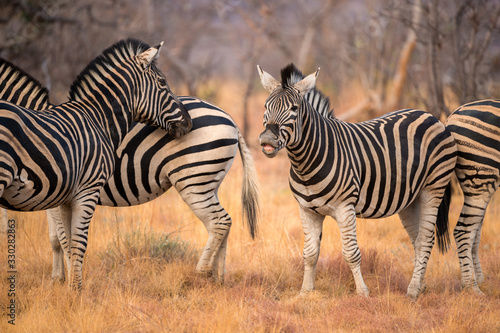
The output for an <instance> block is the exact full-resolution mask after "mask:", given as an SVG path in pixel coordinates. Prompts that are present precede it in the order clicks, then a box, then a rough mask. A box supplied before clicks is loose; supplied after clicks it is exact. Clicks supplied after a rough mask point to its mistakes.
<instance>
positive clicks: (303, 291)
mask: <svg viewBox="0 0 500 333" xmlns="http://www.w3.org/2000/svg"><path fill="white" fill-rule="evenodd" d="M313 291H314V289H311V290H306V289H301V290H300V293H299V294H298V295H297V297H298V298H303V297H307V296H309V295H311V294H312V293H313Z"/></svg>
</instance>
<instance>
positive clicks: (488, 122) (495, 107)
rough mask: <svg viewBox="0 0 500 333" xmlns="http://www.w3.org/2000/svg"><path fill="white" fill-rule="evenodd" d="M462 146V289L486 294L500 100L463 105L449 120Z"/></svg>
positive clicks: (498, 170)
mask: <svg viewBox="0 0 500 333" xmlns="http://www.w3.org/2000/svg"><path fill="white" fill-rule="evenodd" d="M445 124H446V127H447V128H448V129H449V130H450V132H451V134H452V135H453V137H454V138H455V142H456V143H457V149H458V158H457V166H456V168H455V173H456V175H457V179H458V182H459V184H460V187H461V188H462V191H463V194H464V205H463V207H462V212H461V213H460V217H459V219H458V223H457V225H456V226H455V230H454V231H453V235H454V237H455V241H456V244H457V252H458V258H459V261H460V270H461V275H462V277H461V280H462V288H471V289H472V290H474V291H476V292H477V293H482V292H481V290H480V289H479V287H478V284H480V283H482V282H483V281H484V276H483V272H482V270H481V264H480V262H479V253H478V252H479V242H480V239H481V227H482V224H483V219H484V214H485V212H486V208H487V206H488V203H489V201H490V199H491V197H492V196H493V194H494V193H495V191H496V190H497V189H498V186H499V184H500V100H491V99H489V100H483V101H476V102H472V103H468V104H465V105H462V106H461V107H459V108H458V109H456V110H455V111H454V112H453V113H452V114H451V115H450V116H449V117H448V119H447V120H446V123H445Z"/></svg>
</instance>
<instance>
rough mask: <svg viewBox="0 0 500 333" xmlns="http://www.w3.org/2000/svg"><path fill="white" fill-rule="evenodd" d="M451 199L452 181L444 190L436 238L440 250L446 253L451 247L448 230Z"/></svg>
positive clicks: (438, 215) (439, 209)
mask: <svg viewBox="0 0 500 333" xmlns="http://www.w3.org/2000/svg"><path fill="white" fill-rule="evenodd" d="M450 201H451V181H450V182H449V183H448V185H447V186H446V190H445V191H444V195H443V201H441V204H440V205H439V208H438V214H437V221H436V238H437V244H438V248H439V251H440V252H441V253H445V252H446V251H448V248H449V247H450V235H449V232H448V223H449V221H448V214H449V212H450Z"/></svg>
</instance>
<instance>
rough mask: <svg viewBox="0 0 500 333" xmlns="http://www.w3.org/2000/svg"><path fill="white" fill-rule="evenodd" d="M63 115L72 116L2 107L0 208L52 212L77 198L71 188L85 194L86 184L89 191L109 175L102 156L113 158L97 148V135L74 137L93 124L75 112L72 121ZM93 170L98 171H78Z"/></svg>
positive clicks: (93, 133)
mask: <svg viewBox="0 0 500 333" xmlns="http://www.w3.org/2000/svg"><path fill="white" fill-rule="evenodd" d="M61 113H66V116H68V114H70V113H68V112H67V110H65V111H61V110H58V109H57V108H56V109H52V110H51V111H42V112H38V111H33V110H28V109H24V108H21V107H18V106H16V105H13V104H11V103H8V102H3V101H2V102H0V188H1V190H2V192H3V193H2V195H1V198H0V206H2V207H4V208H8V209H12V210H20V211H32V210H44V209H48V208H51V207H55V206H58V205H60V204H61V203H64V202H67V201H69V199H71V198H72V197H73V196H74V195H77V194H78V193H77V191H76V190H75V188H78V189H81V190H87V189H88V187H86V185H85V184H92V185H91V186H93V185H95V180H96V179H101V178H102V177H104V175H105V174H106V173H108V174H109V171H110V164H111V162H110V161H103V158H104V157H103V156H112V154H111V152H110V151H109V149H107V147H104V146H103V145H101V144H99V142H100V139H101V137H99V135H100V134H98V133H95V131H88V132H87V135H86V138H85V140H84V138H83V137H78V133H80V131H78V128H85V129H88V127H89V126H91V125H90V124H88V123H86V122H85V120H84V119H83V118H82V117H80V118H79V117H78V116H77V113H75V114H73V116H72V117H71V121H70V119H69V118H67V119H65V118H64V117H61ZM61 119H62V120H61ZM96 137H97V139H96ZM69 138H71V139H69ZM92 165H96V168H95V170H99V171H98V172H96V173H82V172H81V170H83V168H84V167H86V166H87V167H88V166H92ZM101 183H102V182H101ZM89 186H90V185H89Z"/></svg>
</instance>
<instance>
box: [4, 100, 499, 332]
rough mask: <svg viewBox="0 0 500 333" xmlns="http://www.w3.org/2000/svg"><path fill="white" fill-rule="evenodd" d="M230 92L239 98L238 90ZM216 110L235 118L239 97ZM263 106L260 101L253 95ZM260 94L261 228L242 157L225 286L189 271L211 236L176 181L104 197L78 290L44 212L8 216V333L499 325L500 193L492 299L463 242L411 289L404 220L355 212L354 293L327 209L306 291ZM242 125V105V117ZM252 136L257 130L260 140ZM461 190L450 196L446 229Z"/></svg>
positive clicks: (493, 215)
mask: <svg viewBox="0 0 500 333" xmlns="http://www.w3.org/2000/svg"><path fill="white" fill-rule="evenodd" d="M238 93H239V92H238V91H236V92H234V94H238ZM227 101H228V102H227V103H228V104H227V105H224V104H223V103H221V106H222V107H223V108H225V109H226V110H227V111H228V112H230V113H231V114H233V110H231V105H232V104H231V103H229V100H227ZM259 103H260V104H259ZM262 105H263V101H258V103H257V102H252V103H251V109H252V110H253V111H252V112H255V114H254V115H252V118H251V120H252V123H251V129H250V133H248V137H249V138H250V139H249V142H248V143H249V144H250V145H251V146H253V148H254V151H253V153H254V156H255V159H256V164H257V168H258V174H259V178H260V183H261V187H262V195H261V201H262V215H261V219H260V225H259V233H258V237H257V238H256V239H255V240H252V239H251V237H250V236H249V232H248V230H247V228H246V226H245V224H244V223H243V221H242V214H241V202H240V191H241V176H242V166H241V161H240V158H239V157H237V158H236V160H235V163H234V165H233V167H232V168H231V170H230V172H229V174H228V176H227V177H226V179H225V180H224V182H223V184H222V186H221V189H220V191H219V197H220V200H221V203H222V205H223V206H224V207H225V208H226V210H227V211H228V212H229V213H230V214H231V216H232V218H233V225H232V228H231V232H230V235H229V241H228V250H227V264H226V279H225V284H224V286H222V287H221V286H218V285H215V284H214V283H212V282H211V281H210V280H209V279H207V278H205V277H202V276H198V275H197V274H196V273H195V266H196V262H197V260H198V258H199V255H200V253H201V249H202V248H203V247H204V245H205V242H206V240H207V232H206V230H205V227H204V226H203V224H202V223H201V222H200V221H199V220H197V218H196V217H195V216H194V214H193V213H192V212H191V211H190V210H189V208H188V206H187V205H186V204H185V203H184V202H182V200H181V199H180V197H179V195H178V194H177V193H176V192H175V191H174V190H170V191H169V192H168V193H166V194H165V195H164V196H162V197H160V198H158V199H157V200H154V201H152V202H150V203H148V204H145V205H142V206H138V207H130V208H120V209H115V208H109V207H99V208H98V209H97V211H96V214H95V216H94V218H93V220H92V223H91V227H90V230H89V246H88V250H87V253H86V257H85V263H84V289H83V291H82V293H81V294H77V293H73V292H70V291H69V290H68V288H67V286H66V285H59V284H51V279H50V276H51V269H52V253H51V247H50V244H49V239H48V231H47V222H46V217H45V214H44V213H22V214H21V213H9V216H10V217H11V218H14V219H15V220H16V221H17V223H18V225H17V228H16V255H17V258H16V269H17V272H18V273H17V284H16V297H15V299H16V304H17V306H18V307H17V309H16V326H15V327H13V326H12V325H9V324H8V323H7V321H8V319H9V318H8V317H7V316H6V314H7V305H8V302H9V301H10V298H9V297H8V295H7V292H8V289H9V284H8V282H7V279H6V277H7V269H6V261H7V257H6V253H7V251H6V245H7V242H6V240H7V238H6V235H5V234H0V277H1V280H0V308H1V309H0V314H1V315H0V332H10V331H21V332H162V331H164V332H281V331H285V332H324V331H327V332H346V331H352V332H374V331H378V332H407V331H418V332H492V331H499V330H500V320H499V318H500V261H499V260H498V253H499V251H500V243H499V242H500V238H499V235H500V224H499V223H497V217H498V216H499V214H500V197H499V195H497V196H496V197H495V198H493V200H492V202H491V203H490V206H489V208H488V212H487V215H486V218H485V221H484V226H483V229H482V242H481V248H480V257H481V262H482V267H483V271H484V273H485V278H486V281H485V283H484V284H483V285H482V286H481V288H482V290H483V291H484V292H485V296H483V297H479V296H476V295H474V294H470V293H466V292H460V272H459V266H458V258H457V253H456V247H455V245H454V244H452V247H451V249H450V251H448V253H446V254H444V255H442V254H440V253H439V252H438V251H437V250H434V251H433V253H432V256H431V259H430V261H429V265H428V269H427V273H426V283H427V291H426V292H425V293H424V294H423V295H422V296H421V297H420V298H419V299H418V300H417V301H416V302H414V303H412V302H410V301H409V300H408V299H407V298H405V296H404V295H405V293H406V288H407V286H408V283H409V281H410V278H411V274H412V270H413V249H412V247H411V244H410V241H409V239H408V236H407V235H406V233H405V231H404V229H403V227H402V226H401V224H400V222H399V219H398V218H397V217H391V218H387V219H380V220H362V219H359V220H358V228H357V230H358V242H359V246H360V248H361V252H362V271H363V275H364V278H365V282H366V284H367V285H368V287H369V289H370V297H369V298H363V297H359V296H357V295H356V294H355V291H354V280H353V277H352V274H351V272H350V270H349V268H348V267H347V265H346V264H345V263H344V261H343V259H342V255H341V244H340V234H339V230H338V227H337V224H336V222H335V221H334V220H333V219H331V218H327V219H326V220H325V223H324V228H323V241H322V245H321V254H320V259H319V262H318V267H317V275H316V290H315V291H314V292H313V293H311V294H310V295H308V296H307V297H305V298H298V297H297V296H298V293H299V291H300V287H301V283H302V274H303V263H302V245H303V233H302V226H301V223H300V219H299V216H298V206H297V203H296V202H295V201H294V199H293V197H292V194H291V192H290V190H289V188H288V168H289V164H288V160H287V157H286V154H284V153H280V154H279V155H278V156H277V157H276V158H274V159H272V160H271V159H267V158H265V157H263V155H262V153H260V151H259V150H258V147H257V144H256V141H255V138H256V137H257V136H258V133H259V131H260V130H261V121H262V112H263V110H262ZM235 119H236V121H237V123H239V124H241V123H242V122H241V115H240V114H239V113H236V117H235ZM252 138H253V140H252ZM461 205H462V203H461V199H460V197H458V196H456V197H454V198H453V201H452V207H451V212H450V221H451V226H450V230H453V228H454V225H455V223H456V221H457V219H458V215H459V214H460V210H461Z"/></svg>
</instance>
